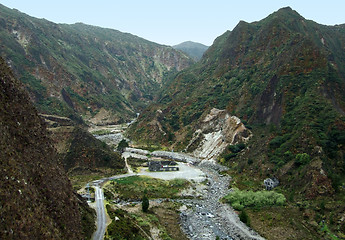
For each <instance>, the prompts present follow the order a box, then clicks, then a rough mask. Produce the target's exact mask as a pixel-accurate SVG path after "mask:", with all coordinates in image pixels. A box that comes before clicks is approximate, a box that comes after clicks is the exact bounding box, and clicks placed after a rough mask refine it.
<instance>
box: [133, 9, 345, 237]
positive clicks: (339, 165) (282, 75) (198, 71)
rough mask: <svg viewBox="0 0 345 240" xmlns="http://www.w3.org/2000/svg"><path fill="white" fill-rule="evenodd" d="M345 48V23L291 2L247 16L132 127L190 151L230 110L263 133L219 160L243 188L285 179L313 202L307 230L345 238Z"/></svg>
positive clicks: (147, 138) (143, 136)
mask: <svg viewBox="0 0 345 240" xmlns="http://www.w3.org/2000/svg"><path fill="white" fill-rule="evenodd" d="M344 48H345V25H338V26H324V25H320V24H317V23H315V22H313V21H310V20H306V19H304V18H303V17H302V16H300V15H299V14H298V13H297V12H295V11H293V10H292V9H291V8H284V9H280V10H279V11H277V12H275V13H273V14H271V15H270V16H268V17H267V18H265V19H263V20H261V21H258V22H254V23H246V22H243V21H241V22H240V23H239V24H238V25H237V26H236V27H235V28H234V29H233V30H232V31H228V32H226V33H224V34H223V35H222V36H220V37H218V38H217V39H216V40H215V42H214V44H213V45H212V46H211V47H210V48H209V49H208V50H207V52H206V53H205V54H204V56H203V58H202V59H201V61H200V62H198V63H197V64H196V65H194V66H192V67H191V68H188V69H186V70H184V71H182V72H181V73H179V74H178V75H177V76H176V78H175V79H174V80H173V81H172V82H171V83H170V85H169V87H168V88H167V89H166V90H165V91H163V92H162V93H161V96H160V99H159V101H158V103H157V104H155V105H151V106H150V107H149V108H148V109H147V110H146V111H144V112H143V114H142V115H141V116H140V118H139V120H138V121H137V122H136V123H135V124H134V125H132V126H131V129H130V131H129V134H130V136H131V137H132V139H135V140H137V141H138V142H146V143H149V144H150V143H154V144H157V143H161V144H163V145H167V146H171V147H173V148H174V149H180V150H183V149H185V148H186V147H187V146H189V143H190V140H191V139H192V138H193V136H194V135H195V134H194V133H195V131H196V130H197V129H200V125H201V124H202V121H203V119H204V118H205V117H206V115H207V114H209V113H210V112H211V109H213V108H218V109H226V110H227V112H228V113H229V114H230V115H235V116H237V117H239V118H240V119H241V120H242V122H244V123H245V125H246V127H247V128H249V129H251V131H252V133H253V137H252V138H251V140H250V141H249V142H248V143H247V144H245V147H244V148H238V147H237V145H232V146H229V147H228V148H227V150H225V151H224V153H223V155H221V156H220V157H219V160H220V161H221V162H222V163H223V164H225V165H227V166H229V167H230V168H231V173H232V175H233V176H234V177H237V176H238V178H239V179H238V181H236V182H237V183H238V186H237V187H240V188H243V189H251V188H253V186H256V188H257V189H262V185H261V184H262V181H263V180H264V179H265V178H266V177H267V176H270V177H273V176H274V177H277V178H278V179H279V180H280V183H281V190H280V191H282V192H284V193H285V194H287V195H288V196H289V201H291V203H292V204H293V207H292V209H295V207H296V205H294V204H297V203H298V204H300V205H298V206H303V210H301V211H302V212H301V215H297V216H302V214H304V216H305V219H303V218H302V217H301V219H300V220H297V219H298V217H296V221H298V224H302V222H303V221H306V222H307V223H308V224H307V225H305V226H306V229H308V230H307V232H308V231H311V232H313V231H319V230H317V229H320V228H321V227H320V228H318V223H319V222H320V221H321V220H320V219H324V220H325V221H326V223H327V224H330V225H331V226H332V230H334V231H337V232H338V233H339V235H338V236H340V235H342V236H344V233H345V228H344V227H345V222H344V218H342V211H343V210H344V209H345V206H344V204H343V198H342V197H341V196H343V193H342V192H343V187H342V186H343V183H344V176H345V158H344V156H345V155H344V154H345V117H344V113H345V52H344ZM224 137H225V136H224ZM235 147H236V148H237V149H235ZM187 150H188V149H187ZM241 179H242V180H243V184H241V182H242V181H241ZM306 199H307V202H306V203H304V201H305V200H306ZM309 200H312V201H309ZM322 201H323V202H322ZM301 202H303V203H302V205H301ZM325 203H327V204H326V205H327V207H326V208H325V207H324V205H325ZM320 204H321V205H322V209H323V210H322V211H321V212H317V210H315V209H319V208H320ZM306 206H307V207H306ZM335 206H337V207H335ZM270 211H273V210H272V209H270ZM286 211H287V210H286ZM294 211H295V210H291V213H293V212H294ZM253 215H254V216H255V218H258V219H259V218H260V217H262V219H263V222H261V223H260V224H261V225H262V224H263V226H262V228H261V229H259V230H258V231H266V232H265V233H263V235H264V236H266V237H269V236H274V234H273V231H274V228H271V227H269V228H268V226H267V225H265V224H267V222H266V221H265V216H266V215H262V216H260V215H259V213H258V212H255V211H254V213H253ZM291 216H292V215H291ZM286 224H287V223H286V222H284V221H283V225H286ZM299 226H300V225H299ZM276 227H277V231H278V229H279V227H282V226H276ZM291 228H292V229H294V230H296V226H291ZM270 231H272V232H270ZM278 232H279V231H278ZM320 236H321V235H320ZM285 237H286V236H285ZM314 237H315V236H314ZM314 237H310V236H309V237H306V239H308V238H310V239H315V238H314ZM320 238H323V237H320ZM281 239H284V237H281Z"/></svg>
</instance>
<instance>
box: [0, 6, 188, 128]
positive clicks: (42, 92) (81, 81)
mask: <svg viewBox="0 0 345 240" xmlns="http://www.w3.org/2000/svg"><path fill="white" fill-rule="evenodd" d="M0 36H1V37H0V43H1V45H2V48H1V49H0V54H1V56H2V57H4V58H5V59H6V61H7V63H8V64H9V65H10V66H11V67H12V68H13V69H14V72H15V74H16V76H17V77H18V78H19V79H20V80H21V81H22V82H23V83H24V84H25V85H26V87H27V89H28V90H29V93H30V97H31V99H32V100H33V101H34V103H35V104H36V106H37V107H38V109H39V111H40V112H43V113H49V114H57V115H64V116H74V117H75V116H76V115H78V116H79V115H80V114H83V115H84V117H85V118H92V117H94V116H95V115H97V114H99V113H100V112H101V113H100V114H101V116H97V117H96V119H99V121H101V122H102V123H103V124H104V123H109V122H119V121H124V120H128V119H129V118H131V117H133V116H135V113H136V111H138V110H140V109H141V108H142V107H144V106H146V105H147V103H149V102H151V101H152V99H153V98H154V93H155V92H156V91H157V90H158V89H159V88H160V86H161V85H162V84H163V83H164V81H165V78H166V76H167V75H169V74H172V73H174V72H177V71H180V70H182V69H184V68H185V67H187V66H189V65H190V64H191V63H192V60H191V59H190V58H188V57H187V56H186V55H184V54H182V53H181V52H178V51H176V50H174V49H173V48H171V47H167V46H162V45H158V44H155V43H152V42H149V41H146V40H144V39H142V38H139V37H136V36H133V35H131V34H127V33H121V32H119V31H116V30H111V29H103V28H99V27H93V26H88V25H85V24H82V23H77V24H73V25H66V24H55V23H52V22H49V21H47V20H44V19H36V18H33V17H30V16H28V15H26V14H23V13H21V12H19V11H17V10H11V9H9V8H6V7H4V6H2V5H1V6H0Z"/></svg>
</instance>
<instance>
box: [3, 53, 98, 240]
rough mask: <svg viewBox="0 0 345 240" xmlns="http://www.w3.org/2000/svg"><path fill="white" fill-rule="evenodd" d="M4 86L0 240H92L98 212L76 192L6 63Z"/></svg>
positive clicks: (4, 67)
mask: <svg viewBox="0 0 345 240" xmlns="http://www.w3.org/2000/svg"><path fill="white" fill-rule="evenodd" d="M0 81H1V84H0V123H1V124H0V131H1V138H0V148H1V151H0V159H1V161H0V165H1V167H0V172H1V181H0V206H1V207H0V215H1V220H0V221H1V224H0V238H1V239H85V238H90V237H91V234H92V232H93V230H94V229H95V226H94V221H95V216H94V212H93V211H92V210H90V209H89V207H88V205H87V203H86V202H84V200H82V199H81V198H79V197H78V195H77V194H75V193H74V192H73V190H72V186H71V184H70V182H69V180H68V178H67V176H66V173H65V172H64V170H63V169H62V168H61V167H60V164H59V162H58V157H57V154H56V152H55V150H54V148H53V147H52V143H51V140H50V139H49V138H48V132H47V130H46V128H45V124H44V122H43V121H42V119H41V118H40V117H39V116H38V113H37V111H36V109H35V108H34V107H33V106H32V103H31V102H30V101H29V96H28V94H27V92H26V91H25V90H24V87H23V85H22V84H21V83H20V82H19V81H18V80H16V79H15V78H14V76H13V74H12V72H11V70H10V69H9V68H8V67H7V66H6V63H5V62H4V60H3V59H0Z"/></svg>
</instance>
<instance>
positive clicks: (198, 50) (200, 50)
mask: <svg viewBox="0 0 345 240" xmlns="http://www.w3.org/2000/svg"><path fill="white" fill-rule="evenodd" d="M173 48H174V49H177V50H180V51H182V52H184V53H185V54H187V55H188V56H189V57H191V58H193V59H194V60H195V61H199V60H200V59H201V57H202V55H203V54H204V52H205V51H206V50H207V49H208V46H206V45H204V44H201V43H197V42H192V41H186V42H183V43H180V44H178V45H175V46H173Z"/></svg>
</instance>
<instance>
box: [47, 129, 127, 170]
mask: <svg viewBox="0 0 345 240" xmlns="http://www.w3.org/2000/svg"><path fill="white" fill-rule="evenodd" d="M49 131H50V136H51V137H52V139H53V144H54V146H55V147H56V149H57V152H58V154H59V157H60V159H61V162H62V164H63V166H64V168H65V170H66V172H67V174H68V176H75V175H92V174H93V175H95V174H96V175H101V176H104V175H115V174H117V173H119V172H123V171H125V162H124V160H123V159H122V158H121V156H120V155H119V154H118V153H115V152H114V150H113V149H111V148H110V147H109V146H108V145H107V144H105V143H103V142H101V141H100V140H98V139H96V138H95V137H94V136H92V135H91V134H90V133H89V132H87V131H86V130H85V129H83V128H82V127H80V126H73V125H72V126H58V127H52V126H51V127H50V128H49Z"/></svg>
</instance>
